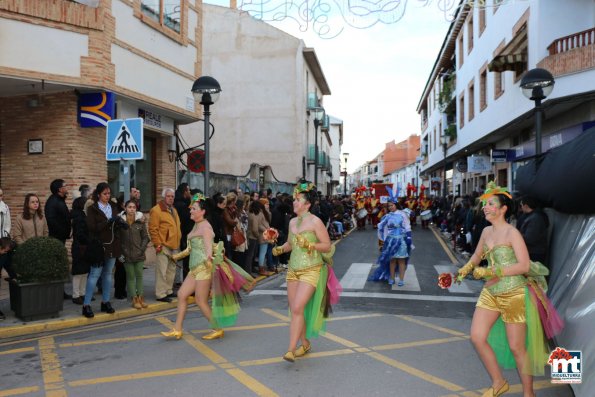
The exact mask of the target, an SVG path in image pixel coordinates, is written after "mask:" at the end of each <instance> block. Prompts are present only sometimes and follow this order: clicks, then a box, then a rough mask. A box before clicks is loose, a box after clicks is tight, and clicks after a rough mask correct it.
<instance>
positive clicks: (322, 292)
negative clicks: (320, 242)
mask: <svg viewBox="0 0 595 397" xmlns="http://www.w3.org/2000/svg"><path fill="white" fill-rule="evenodd" d="M334 252H335V246H332V247H331V251H330V252H328V253H323V254H322V261H323V265H322V266H321V267H320V277H319V279H318V284H317V285H316V291H314V294H313V295H312V297H311V298H310V300H309V301H308V303H307V304H306V306H305V307H304V320H305V323H306V324H305V326H306V338H308V339H310V338H317V337H318V335H319V334H320V333H321V332H322V333H324V332H326V319H327V318H328V317H329V315H330V313H331V307H332V306H331V305H335V304H337V303H338V302H339V298H340V295H341V292H342V290H343V288H342V287H341V284H340V283H339V280H337V277H336V276H335V272H334V271H333V267H332V263H333V260H332V256H333V254H334Z"/></svg>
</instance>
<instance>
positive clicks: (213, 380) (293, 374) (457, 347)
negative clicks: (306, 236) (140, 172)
mask: <svg viewBox="0 0 595 397" xmlns="http://www.w3.org/2000/svg"><path fill="white" fill-rule="evenodd" d="M413 236H414V237H413V241H414V244H415V246H416V249H415V250H414V253H413V255H412V259H411V266H410V267H409V269H408V274H409V277H408V278H406V280H405V281H406V283H405V286H404V287H401V288H399V287H396V286H394V287H393V288H390V287H389V286H388V285H386V284H380V283H372V282H367V281H366V279H367V276H368V274H369V272H370V271H371V270H372V264H373V263H374V261H375V256H376V253H377V248H376V238H375V231H372V230H371V228H369V230H367V231H365V232H353V233H351V234H350V235H349V236H348V237H347V238H345V239H343V241H340V242H338V244H337V253H336V256H335V269H336V273H337V277H338V278H339V279H340V280H341V281H342V283H344V284H345V290H344V296H343V297H342V299H341V302H340V304H339V305H337V306H336V307H335V308H334V313H333V315H332V317H331V319H330V321H329V322H328V327H327V333H326V334H325V335H323V336H321V337H320V338H318V339H315V340H313V341H312V346H313V348H312V352H311V353H310V354H308V355H306V356H305V357H304V358H302V359H298V360H297V361H296V362H295V363H294V364H290V363H287V362H285V361H283V360H282V359H281V356H282V354H283V353H284V352H285V350H286V348H287V332H288V331H287V327H288V325H289V318H288V311H287V303H286V298H285V295H284V294H285V292H284V282H285V281H284V275H283V274H280V275H278V276H276V277H271V278H270V279H269V280H268V281H267V282H265V283H263V284H260V285H259V286H258V288H257V289H256V290H255V291H253V292H252V293H251V294H250V295H245V296H243V302H242V312H241V313H240V317H239V321H238V324H236V326H235V327H231V328H228V329H226V330H225V338H224V339H222V340H215V341H202V340H201V339H200V337H201V336H202V335H204V334H205V333H207V332H208V331H209V330H208V323H207V321H206V320H205V319H204V318H203V317H202V315H201V314H200V313H199V312H198V311H197V309H196V308H195V307H194V306H191V307H192V309H191V310H190V311H189V312H188V316H187V319H186V322H185V333H184V337H183V338H182V340H179V341H176V340H166V339H164V338H163V337H162V336H161V335H160V334H159V332H160V331H164V330H167V329H168V328H169V327H170V326H171V325H172V324H173V321H175V316H176V314H175V310H171V309H170V310H168V311H164V312H159V313H153V314H149V315H145V316H140V317H137V318H133V319H127V320H122V321H114V322H111V323H106V324H98V325H93V326H88V327H81V328H78V329H71V330H66V331H59V332H52V333H47V334H44V335H32V336H27V337H20V338H14V339H11V340H5V341H3V342H0V357H2V363H3V365H2V366H1V368H0V379H2V380H1V381H0V396H14V395H27V396H43V395H48V396H50V395H51V396H67V395H68V396H106V395H126V396H147V395H148V396H151V395H178V396H187V395H188V396H189V395H197V394H198V395H208V396H231V395H234V396H251V395H258V396H320V395H327V396H363V395H378V396H385V395H394V396H404V397H407V396H415V397H426V396H427V397H436V396H443V397H452V396H480V395H481V394H482V392H483V391H484V389H485V388H486V387H487V386H488V385H489V383H490V381H489V378H488V376H487V374H486V373H485V371H484V369H483V367H482V365H481V363H480V361H479V359H478V358H477V355H476V354H475V352H474V350H473V347H472V346H471V344H470V342H469V340H468V339H469V327H470V323H471V315H472V311H473V305H474V303H473V302H474V300H475V299H476V296H477V294H478V291H479V289H480V288H481V284H479V282H475V281H469V282H465V283H464V284H463V286H462V287H459V288H460V289H458V290H456V291H455V290H451V291H443V290H441V289H440V288H439V287H438V286H437V285H436V278H437V275H438V274H439V273H441V272H442V271H446V270H444V269H445V268H446V267H449V266H453V263H452V261H451V258H450V256H449V254H447V252H446V251H445V250H444V249H443V247H442V244H441V243H440V240H439V238H440V237H439V236H436V235H435V234H434V232H432V231H431V230H421V229H419V228H418V229H416V230H414V233H413ZM362 269H364V270H362ZM365 269H368V272H366V270H365ZM453 363H454V364H455V365H453ZM506 377H507V379H508V380H509V382H510V384H511V392H510V393H509V394H507V395H510V396H520V395H521V394H520V391H521V388H520V384H519V380H518V376H517V375H516V372H515V371H507V372H506ZM535 387H536V390H537V393H538V395H539V396H540V397H553V396H560V397H570V396H572V392H571V391H570V389H569V388H568V386H556V385H553V384H551V382H550V379H549V375H548V374H547V373H546V376H545V377H540V378H536V380H535Z"/></svg>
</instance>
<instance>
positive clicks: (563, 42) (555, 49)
mask: <svg viewBox="0 0 595 397" xmlns="http://www.w3.org/2000/svg"><path fill="white" fill-rule="evenodd" d="M591 44H595V28H591V29H587V30H583V31H582V32H578V33H575V34H571V35H570V36H565V37H561V38H559V39H556V40H554V41H553V42H552V44H550V45H549V47H548V48H547V49H548V51H549V52H550V55H555V54H560V53H562V52H566V51H570V50H572V49H575V48H580V47H586V46H588V45H591Z"/></svg>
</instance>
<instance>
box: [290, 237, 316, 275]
mask: <svg viewBox="0 0 595 397" xmlns="http://www.w3.org/2000/svg"><path fill="white" fill-rule="evenodd" d="M299 234H300V235H301V236H302V237H304V238H305V239H306V240H308V241H309V242H311V243H317V242H318V238H317V237H316V233H314V232H313V231H310V230H307V231H304V232H301V233H299ZM289 241H291V256H290V257H289V268H290V269H291V270H303V269H307V268H309V267H312V266H317V265H321V264H322V256H321V255H320V252H318V251H316V250H313V251H312V252H311V253H308V249H306V248H301V247H299V246H298V244H297V236H296V235H295V234H293V233H292V232H291V231H290V232H289Z"/></svg>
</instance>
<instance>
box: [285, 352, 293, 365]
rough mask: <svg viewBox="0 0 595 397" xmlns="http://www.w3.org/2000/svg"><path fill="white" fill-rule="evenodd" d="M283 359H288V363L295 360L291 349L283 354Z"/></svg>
mask: <svg viewBox="0 0 595 397" xmlns="http://www.w3.org/2000/svg"><path fill="white" fill-rule="evenodd" d="M283 360H285V361H289V362H290V363H292V362H294V361H295V354H294V353H293V352H292V351H288V352H287V353H285V354H284V355H283Z"/></svg>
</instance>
